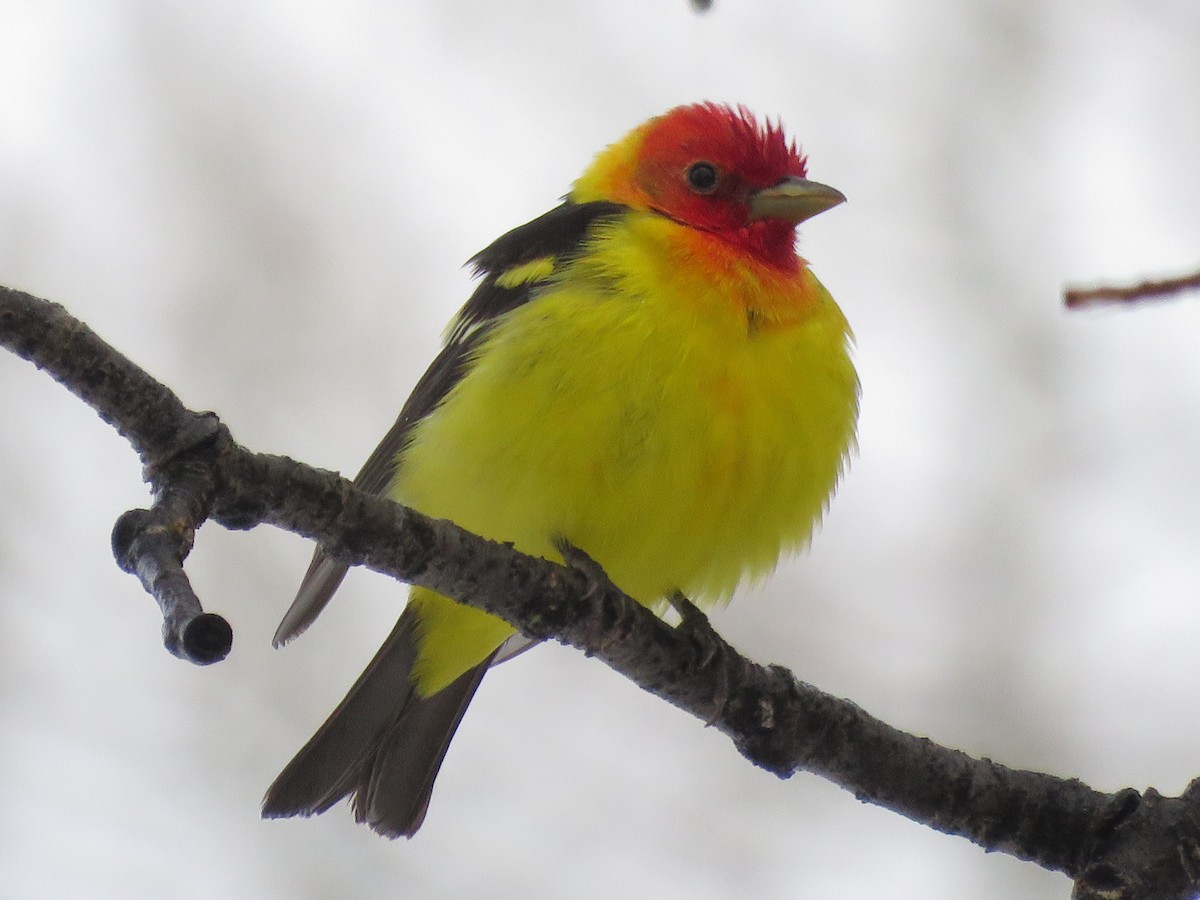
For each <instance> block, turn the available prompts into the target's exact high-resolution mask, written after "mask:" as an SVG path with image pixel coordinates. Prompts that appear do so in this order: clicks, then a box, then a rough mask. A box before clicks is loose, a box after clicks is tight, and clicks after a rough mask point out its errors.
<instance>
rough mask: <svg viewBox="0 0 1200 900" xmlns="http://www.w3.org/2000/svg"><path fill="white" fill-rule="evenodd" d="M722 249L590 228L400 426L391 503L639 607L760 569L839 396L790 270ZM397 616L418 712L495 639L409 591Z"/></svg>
mask: <svg viewBox="0 0 1200 900" xmlns="http://www.w3.org/2000/svg"><path fill="white" fill-rule="evenodd" d="M723 246H724V245H722V244H721V242H720V241H719V240H718V239H717V238H715V237H709V236H706V235H703V234H699V235H698V234H697V232H695V231H693V230H692V229H687V228H685V227H684V226H682V225H679V224H677V223H675V222H672V221H671V220H669V219H666V218H664V217H662V216H656V215H653V214H651V213H638V212H631V213H629V214H628V215H626V216H624V217H622V218H620V219H617V220H614V221H613V222H610V223H608V224H606V225H605V226H603V227H602V228H601V229H599V234H598V235H597V236H596V237H595V238H594V240H593V241H592V243H591V244H590V245H589V246H588V247H587V248H585V251H584V252H582V253H581V254H580V255H578V256H576V257H574V258H573V259H572V260H571V261H570V262H568V263H566V264H564V266H563V267H562V270H561V271H560V272H559V273H558V275H557V276H556V278H555V279H554V280H553V281H551V282H550V283H549V285H548V287H547V288H546V289H545V290H544V291H542V292H541V293H539V294H537V295H536V296H535V297H534V298H533V299H532V300H531V301H530V302H528V303H526V304H524V305H523V306H520V307H518V308H516V309H514V310H512V311H511V312H509V313H506V314H505V315H504V316H503V317H502V318H501V319H500V320H499V321H498V322H497V323H496V324H495V325H494V326H493V327H492V329H491V330H490V331H489V333H488V334H487V336H486V338H485V339H484V340H483V342H482V343H481V345H480V347H479V349H478V351H477V352H476V353H475V354H474V357H473V359H472V362H471V364H470V369H469V371H468V372H467V373H466V375H465V376H464V377H463V378H462V380H461V381H460V382H459V383H458V384H457V385H456V386H455V387H454V388H453V389H452V390H451V391H450V392H449V394H448V395H447V396H446V398H445V400H444V401H443V403H442V405H441V406H440V407H439V408H438V410H437V411H436V413H435V414H433V415H431V416H429V417H427V418H426V419H424V420H422V421H421V422H420V423H418V424H417V425H416V426H415V427H414V429H413V433H412V440H411V442H410V444H409V445H408V447H407V449H406V450H405V451H404V452H403V454H402V455H401V457H400V459H399V466H398V469H397V475H396V478H395V481H394V483H393V485H392V489H391V494H392V496H393V497H394V498H395V499H397V500H398V501H400V502H402V503H405V504H407V505H410V506H412V507H414V508H416V509H418V510H420V511H422V512H424V513H426V514H427V515H431V516H435V517H439V518H446V519H450V520H452V521H454V522H457V523H458V524H459V525H461V526H462V527H464V528H466V529H468V530H470V531H474V532H476V533H478V534H481V535H483V536H485V537H488V538H491V539H493V540H502V541H511V542H513V544H514V545H515V546H516V547H517V549H519V550H522V551H524V552H526V553H531V554H534V555H540V556H544V557H546V558H551V559H557V558H558V554H557V553H556V552H555V550H554V546H553V541H554V539H555V538H556V537H558V536H562V537H564V538H566V539H567V540H568V541H569V542H570V543H571V544H573V545H575V546H577V547H579V548H581V549H582V550H584V551H585V552H587V553H588V554H590V555H591V556H592V558H593V559H595V560H596V561H597V562H598V563H600V564H601V565H602V566H603V567H604V568H605V570H606V571H607V572H608V574H609V575H610V576H611V578H612V579H613V581H614V582H615V583H616V584H617V585H619V586H620V587H621V588H622V589H624V590H625V591H626V592H627V593H629V594H630V595H631V596H633V597H635V598H636V599H638V600H639V601H641V602H643V603H646V604H648V605H655V604H657V603H658V602H659V601H660V600H661V598H663V597H664V596H665V595H668V594H670V593H671V592H672V591H675V590H682V591H683V592H684V593H685V594H687V595H688V596H689V597H692V598H693V599H695V600H697V601H698V602H705V601H708V602H710V603H711V602H712V601H715V600H720V599H723V598H727V597H728V596H729V595H730V594H731V593H732V592H733V590H734V588H735V587H736V586H737V585H738V584H739V582H742V581H744V580H746V579H754V578H758V577H761V576H763V575H765V574H766V573H768V572H769V571H770V570H771V569H772V568H773V567H774V566H775V564H776V562H777V561H778V560H779V558H780V556H781V555H783V554H786V553H788V552H790V551H794V550H796V549H798V548H800V547H801V546H802V545H804V544H805V542H807V540H808V539H809V536H810V534H811V532H812V529H813V527H814V525H815V523H816V522H817V521H818V520H819V518H820V517H821V514H822V512H823V510H824V507H825V503H826V501H827V498H828V497H829V494H830V492H831V491H832V489H833V487H834V485H835V483H836V481H837V479H838V477H839V474H840V473H841V470H842V467H843V464H844V461H845V458H846V455H847V453H848V451H849V448H850V446H851V444H852V442H853V435H854V422H855V418H856V409H857V396H858V393H857V392H858V382H857V378H856V376H855V374H854V369H853V367H852V365H851V362H850V359H849V355H848V349H847V344H848V341H849V331H848V329H847V326H846V321H845V319H844V318H843V316H842V314H841V311H840V310H839V309H838V308H837V306H836V304H835V303H834V302H833V300H832V299H831V298H830V296H829V294H828V293H827V292H826V291H825V289H824V288H823V287H822V286H821V284H820V283H819V282H818V281H817V279H816V278H815V277H814V276H813V275H812V274H811V273H810V272H809V271H808V270H807V268H804V267H802V268H800V269H799V270H798V271H797V272H794V273H790V274H788V275H785V274H782V273H779V272H778V271H775V270H770V269H769V268H768V267H763V266H755V265H753V264H752V263H743V262H741V261H738V260H736V259H734V257H733V256H730V255H729V253H728V252H726V251H723V250H722V247H723ZM723 253H725V255H724V256H723V255H722V254H723ZM412 602H414V603H417V604H419V605H420V606H421V612H422V619H423V622H424V624H423V626H422V639H421V647H420V661H419V663H418V665H417V668H416V677H417V680H418V687H419V689H420V690H421V692H422V693H425V694H428V693H433V692H436V691H437V690H439V689H441V688H442V687H444V686H446V685H448V684H449V683H450V682H452V681H453V680H454V679H455V678H457V677H458V675H460V674H461V673H462V672H465V671H466V670H467V669H469V668H471V667H473V666H474V665H477V664H478V663H479V662H481V661H482V660H483V659H486V658H487V656H488V654H490V653H491V652H492V650H494V649H495V648H496V647H497V646H499V644H500V643H501V642H502V641H503V640H504V639H505V638H506V637H507V636H508V635H510V634H511V633H512V630H511V629H510V628H509V626H508V625H506V624H505V623H503V622H501V621H500V620H498V619H494V618H492V617H490V616H487V615H486V614H484V613H480V612H476V611H475V610H472V609H469V608H467V607H464V606H461V605H459V604H456V603H453V602H451V601H448V600H446V599H445V598H441V597H438V596H437V595H434V594H430V593H429V592H427V591H421V590H415V591H414V592H413V600H412Z"/></svg>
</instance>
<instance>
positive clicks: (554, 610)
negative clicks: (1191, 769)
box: [0, 288, 1200, 900]
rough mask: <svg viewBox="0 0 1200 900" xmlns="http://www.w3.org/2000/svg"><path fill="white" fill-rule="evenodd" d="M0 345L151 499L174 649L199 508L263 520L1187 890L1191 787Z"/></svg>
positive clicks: (154, 576) (71, 322)
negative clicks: (891, 715)
mask: <svg viewBox="0 0 1200 900" xmlns="http://www.w3.org/2000/svg"><path fill="white" fill-rule="evenodd" d="M0 345H3V346H5V347H7V348H9V349H10V350H12V351H13V352H15V353H17V354H18V355H20V356H22V357H24V358H26V359H28V360H30V361H31V362H33V363H34V364H35V365H37V366H38V367H39V368H42V369H45V370H46V371H47V372H48V373H49V374H50V375H51V376H52V377H54V378H55V379H56V380H58V381H59V382H60V383H62V384H63V385H64V386H65V387H67V389H68V390H70V391H72V392H73V393H75V394H76V395H77V396H78V397H80V399H82V400H83V401H84V402H86V403H87V404H88V405H89V406H91V407H92V408H93V409H95V410H96V411H97V412H98V413H99V414H100V416H101V418H103V419H104V420H105V421H106V422H108V423H109V424H111V425H112V426H113V427H114V428H115V429H116V430H117V431H118V432H119V433H120V434H121V435H123V436H124V437H125V438H126V439H127V440H128V441H129V442H130V444H131V445H132V446H133V447H134V449H135V450H136V451H137V453H138V454H139V456H140V457H141V459H142V461H143V464H144V475H145V477H146V479H147V481H149V483H150V485H151V489H152V492H153V495H154V504H153V506H152V508H151V509H150V510H148V511H147V510H134V511H131V512H129V513H126V514H125V515H124V516H122V517H121V519H120V520H119V521H118V523H117V527H116V528H115V529H114V541H113V543H114V552H115V554H116V556H117V559H118V562H119V564H120V565H121V567H122V568H124V569H126V570H127V571H131V572H134V573H135V574H137V575H138V577H139V579H140V580H141V581H142V583H143V585H144V586H145V587H146V589H147V590H148V591H149V592H150V593H151V594H152V595H154V596H155V598H156V599H157V600H158V602H159V604H160V606H161V607H162V609H163V615H164V634H165V636H166V643H167V646H168V648H169V649H171V650H172V652H175V653H177V654H178V655H182V656H184V657H185V658H188V659H192V660H193V661H196V662H212V661H214V660H215V659H219V658H221V657H222V656H223V655H224V653H225V652H227V651H228V639H229V638H230V635H229V632H228V631H227V630H225V629H227V628H228V626H224V620H221V619H220V618H219V617H213V616H211V615H210V614H206V613H204V612H203V611H202V609H201V607H200V604H199V601H198V600H197V599H196V597H195V595H194V593H193V592H192V590H191V587H190V586H189V585H188V584H187V577H186V575H185V574H184V572H183V568H182V563H183V560H184V558H185V557H186V556H187V553H188V552H189V550H190V549H191V544H192V538H193V535H194V533H195V530H196V528H197V527H198V526H199V525H200V524H201V523H202V522H203V521H205V519H207V518H212V519H213V520H215V521H217V522H219V523H220V524H222V525H224V526H225V527H227V528H232V529H245V528H252V527H254V526H256V525H259V524H264V523H265V524H270V525H275V526H277V527H280V528H284V529H287V530H289V531H294V532H296V533H298V534H301V535H304V536H305V537H308V538H311V539H313V540H316V541H319V542H320V543H321V544H322V545H323V546H324V547H325V549H326V550H327V552H329V553H330V554H331V555H332V556H334V557H336V558H338V559H341V560H344V561H346V562H348V563H352V564H356V565H365V566H368V567H370V568H372V569H375V570H376V571H378V572H382V573H384V574H386V575H390V576H392V577H395V578H397V579H400V580H403V581H407V582H411V583H414V584H419V585H422V586H424V587H427V588H430V589H432V590H435V591H438V592H440V593H443V594H447V595H449V596H451V597H454V598H456V599H458V600H461V601H462V602H465V603H469V604H470V605H472V606H476V607H478V608H480V609H483V610H486V611H487V612H490V613H493V614H495V615H498V616H500V617H501V618H503V619H505V620H507V621H509V622H511V623H512V624H513V625H514V626H516V627H517V628H519V629H520V630H521V631H522V632H523V633H525V634H526V635H528V636H530V637H533V638H536V639H546V638H554V639H556V640H558V641H561V642H562V643H565V644H569V645H571V646H573V647H577V648H579V649H581V650H583V651H584V652H585V653H587V654H589V655H592V656H595V657H597V658H599V659H601V660H602V661H604V662H605V663H606V664H607V665H609V666H610V667H612V668H613V669H615V670H616V671H618V672H620V673H621V674H623V675H625V676H626V677H628V678H629V679H630V680H632V681H633V682H634V683H636V684H637V685H639V686H640V687H642V688H643V689H645V690H647V691H649V692H651V693H653V694H655V695H656V696H658V697H661V698H663V699H664V700H667V701H668V702H670V703H672V704H674V705H675V706H677V707H679V708H681V709H683V710H686V711H687V712H690V713H691V714H692V715H694V716H696V717H697V718H699V719H700V720H701V721H703V722H705V723H706V724H709V725H712V726H713V727H716V728H718V729H719V730H720V731H721V732H723V733H724V734H726V735H728V736H729V738H730V739H731V740H732V741H733V743H734V745H735V746H736V747H737V748H738V750H739V751H740V752H741V753H742V754H743V755H744V756H745V757H746V758H747V759H749V760H750V761H751V762H753V763H754V764H756V765H758V766H761V767H763V768H765V769H767V770H769V771H771V772H774V773H775V774H777V775H779V776H780V777H784V778H786V777H788V776H790V775H792V774H793V773H795V772H797V771H809V772H813V773H816V774H818V775H821V776H822V777H825V778H828V779H829V780H831V781H833V782H835V783H836V784H839V785H841V786H842V787H844V788H846V789H847V790H849V791H852V792H853V793H854V795H855V796H856V797H857V798H859V799H860V800H864V801H867V802H871V803H876V804H879V805H881V806H884V807H887V808H889V809H892V810H895V811H896V812H899V813H901V814H903V815H905V816H908V817H909V818H911V819H914V820H915V821H918V822H922V823H924V824H926V825H928V826H929V827H931V828H935V829H937V830H939V831H942V832H945V833H947V834H956V835H960V836H962V837H965V838H967V839H969V840H971V841H973V842H974V843H976V844H978V845H979V846H981V847H983V848H985V849H987V850H993V851H1000V852H1004V853H1008V854H1011V855H1013V856H1017V857H1019V858H1021V859H1025V860H1029V861H1031V862H1034V863H1037V864H1038V865H1040V866H1043V867H1044V868H1047V869H1052V870H1056V871H1061V872H1064V873H1066V874H1067V875H1069V876H1070V877H1072V878H1074V879H1075V881H1076V886H1075V894H1074V895H1075V896H1076V897H1077V898H1080V900H1099V898H1101V897H1103V898H1106V900H1117V898H1122V900H1138V898H1185V897H1191V896H1194V894H1195V892H1196V891H1197V890H1198V889H1200V782H1193V783H1192V785H1190V786H1189V787H1188V789H1187V791H1185V793H1184V794H1183V795H1182V796H1181V797H1179V798H1167V797H1162V796H1160V795H1159V794H1158V793H1157V792H1155V791H1154V790H1152V789H1151V790H1149V791H1147V792H1146V794H1145V795H1144V796H1142V795H1140V794H1139V793H1138V792H1136V791H1134V790H1132V789H1126V790H1123V791H1118V792H1117V793H1115V794H1103V793H1100V792H1098V791H1095V790H1093V789H1091V788H1089V787H1088V786H1087V785H1085V784H1083V783H1082V782H1080V781H1078V780H1075V779H1061V778H1056V777H1053V776H1050V775H1045V774H1040V773H1036V772H1025V771H1017V770H1013V769H1009V768H1006V767H1005V766H1002V765H1000V764H998V763H995V762H992V761H991V760H988V759H974V758H972V757H970V756H967V755H966V754H964V753H961V752H959V751H956V750H951V749H948V748H945V747H941V746H939V745H937V744H935V743H933V742H932V741H930V740H929V739H927V738H923V737H916V736H913V735H909V734H905V733H903V732H901V731H899V730H897V729H894V728H892V727H891V726H889V725H887V724H886V723H884V722H881V721H880V720H878V719H876V718H874V717H872V716H870V715H868V714H867V713H866V712H864V711H863V710H861V709H860V708H858V707H857V706H855V705H854V704H853V703H851V702H849V701H847V700H842V699H838V698H836V697H832V696H830V695H828V694H825V693H823V692H821V691H819V690H817V689H816V688H814V687H812V686H811V685H807V684H804V683H802V682H800V681H799V680H797V679H796V678H795V676H794V675H792V674H791V673H790V672H789V671H787V670H786V669H784V668H781V667H779V666H763V665H759V664H757V663H755V662H752V661H751V660H748V659H746V658H745V657H744V656H742V655H741V654H739V653H737V652H736V651H735V650H734V649H733V648H732V647H730V646H729V645H728V644H727V643H725V641H724V640H723V639H721V638H720V637H719V636H718V635H717V634H716V633H715V632H714V631H712V629H711V628H710V626H709V624H708V620H707V619H705V618H704V616H703V615H702V614H700V613H699V611H697V610H695V608H694V607H691V606H690V604H688V603H686V601H682V600H679V601H678V604H679V606H678V608H680V610H681V614H682V623H681V625H680V626H679V627H678V628H672V627H670V626H668V625H667V624H665V623H664V622H663V621H662V620H660V619H659V618H657V617H656V616H655V615H653V614H652V613H651V612H649V611H648V610H647V609H645V608H644V607H642V606H640V605H639V604H637V603H636V602H634V601H633V600H632V599H630V598H629V597H627V596H625V595H624V594H623V593H621V591H620V590H619V589H618V588H617V587H616V586H614V585H613V584H612V583H611V582H609V581H608V580H607V578H605V577H603V573H601V572H599V571H598V570H597V569H596V567H595V566H594V565H587V564H586V561H585V560H582V559H578V558H577V559H576V560H575V562H574V563H573V564H571V565H568V566H560V565H556V564H554V563H551V562H548V561H546V560H543V559H537V558H534V557H530V556H526V555H524V554H521V553H517V552H515V551H514V550H513V549H512V548H511V547H509V546H507V545H504V544H499V543H496V542H492V541H487V540H484V539H483V538H480V537H477V536H475V535H472V534H470V533H468V532H465V531H463V530H461V529H459V528H457V527H456V526H454V525H453V524H452V523H450V522H445V521H440V520H433V519H430V518H428V517H426V516H423V515H421V514H419V513H417V512H415V511H413V510H410V509H406V508H404V507H402V506H399V505H397V504H395V503H392V502H390V501H388V500H386V499H383V498H380V497H376V496H371V495H367V494H363V493H362V492H361V491H359V490H357V489H356V488H355V487H354V486H353V485H352V484H351V483H350V482H349V481H347V480H346V479H344V478H341V477H340V476H339V475H337V474H336V473H333V472H328V471H323V470H319V469H314V468H311V467H309V466H305V465H302V464H300V463H297V462H295V461H293V460H290V459H287V458H286V457H280V456H269V455H265V454H258V453H253V452H251V451H249V450H247V449H246V448H244V447H241V446H239V445H238V444H237V443H235V442H234V440H233V438H232V437H231V435H230V434H229V432H228V430H227V429H226V428H225V426H224V425H222V424H221V423H220V422H219V421H218V420H217V418H216V416H214V415H212V414H211V413H196V412H192V411H190V410H188V409H187V408H185V407H184V406H183V404H182V403H180V402H179V400H178V398H176V397H175V395H174V394H172V393H171V391H169V390H168V389H167V388H166V387H165V386H163V385H162V384H159V383H158V382H157V381H155V380H154V379H152V378H151V377H150V376H149V375H147V374H146V373H145V372H143V371H142V370H141V369H139V368H138V367H137V366H135V365H134V364H133V363H131V362H130V361H129V360H127V359H125V358H124V357H122V356H121V355H120V354H119V353H117V352H116V351H115V350H113V349H112V348H111V347H109V346H108V345H107V344H105V343H104V342H103V341H102V340H101V339H100V338H99V337H98V336H97V335H96V334H95V333H94V332H92V331H91V330H90V329H89V328H88V327H87V326H86V325H84V324H83V323H81V322H78V321H77V320H75V319H73V318H72V317H71V316H69V315H68V314H67V313H66V311H65V310H64V309H63V308H62V307H61V306H58V305H56V304H52V303H48V302H47V301H44V300H39V299H37V298H35V297H32V296H30V295H28V294H23V293H21V292H18V291H14V290H10V289H5V288H0ZM567 558H568V559H572V555H571V554H569V553H568V554H567ZM218 623H220V624H218ZM222 626H224V628H222ZM189 632H192V633H191V634H190V636H189Z"/></svg>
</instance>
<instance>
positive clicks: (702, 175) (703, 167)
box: [687, 162, 718, 194]
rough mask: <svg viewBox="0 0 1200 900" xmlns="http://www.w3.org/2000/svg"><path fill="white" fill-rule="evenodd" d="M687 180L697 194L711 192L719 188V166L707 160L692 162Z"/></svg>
mask: <svg viewBox="0 0 1200 900" xmlns="http://www.w3.org/2000/svg"><path fill="white" fill-rule="evenodd" d="M687 180H688V184H689V185H690V186H691V188H692V190H693V191H695V192H696V193H697V194H711V193H712V192H713V191H715V190H716V189H717V180H718V179H717V167H716V166H714V165H713V164H712V163H707V162H697V163H692V164H691V165H690V166H688V170H687Z"/></svg>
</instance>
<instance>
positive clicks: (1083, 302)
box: [1063, 271, 1200, 309]
mask: <svg viewBox="0 0 1200 900" xmlns="http://www.w3.org/2000/svg"><path fill="white" fill-rule="evenodd" d="M1198 290H1200V271H1198V272H1193V273H1192V274H1190V275H1181V276H1180V277H1178V278H1158V279H1149V280H1146V281H1143V282H1140V283H1139V284H1132V285H1126V286H1124V287H1118V286H1116V285H1102V286H1100V287H1093V288H1080V287H1073V288H1067V289H1066V290H1065V291H1063V303H1064V304H1065V305H1066V306H1067V308H1068V309H1076V308H1078V307H1081V306H1099V305H1101V304H1113V303H1139V302H1141V301H1143V300H1165V299H1167V298H1168V297H1172V296H1174V295H1175V294H1181V293H1183V292H1184V291H1198Z"/></svg>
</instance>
